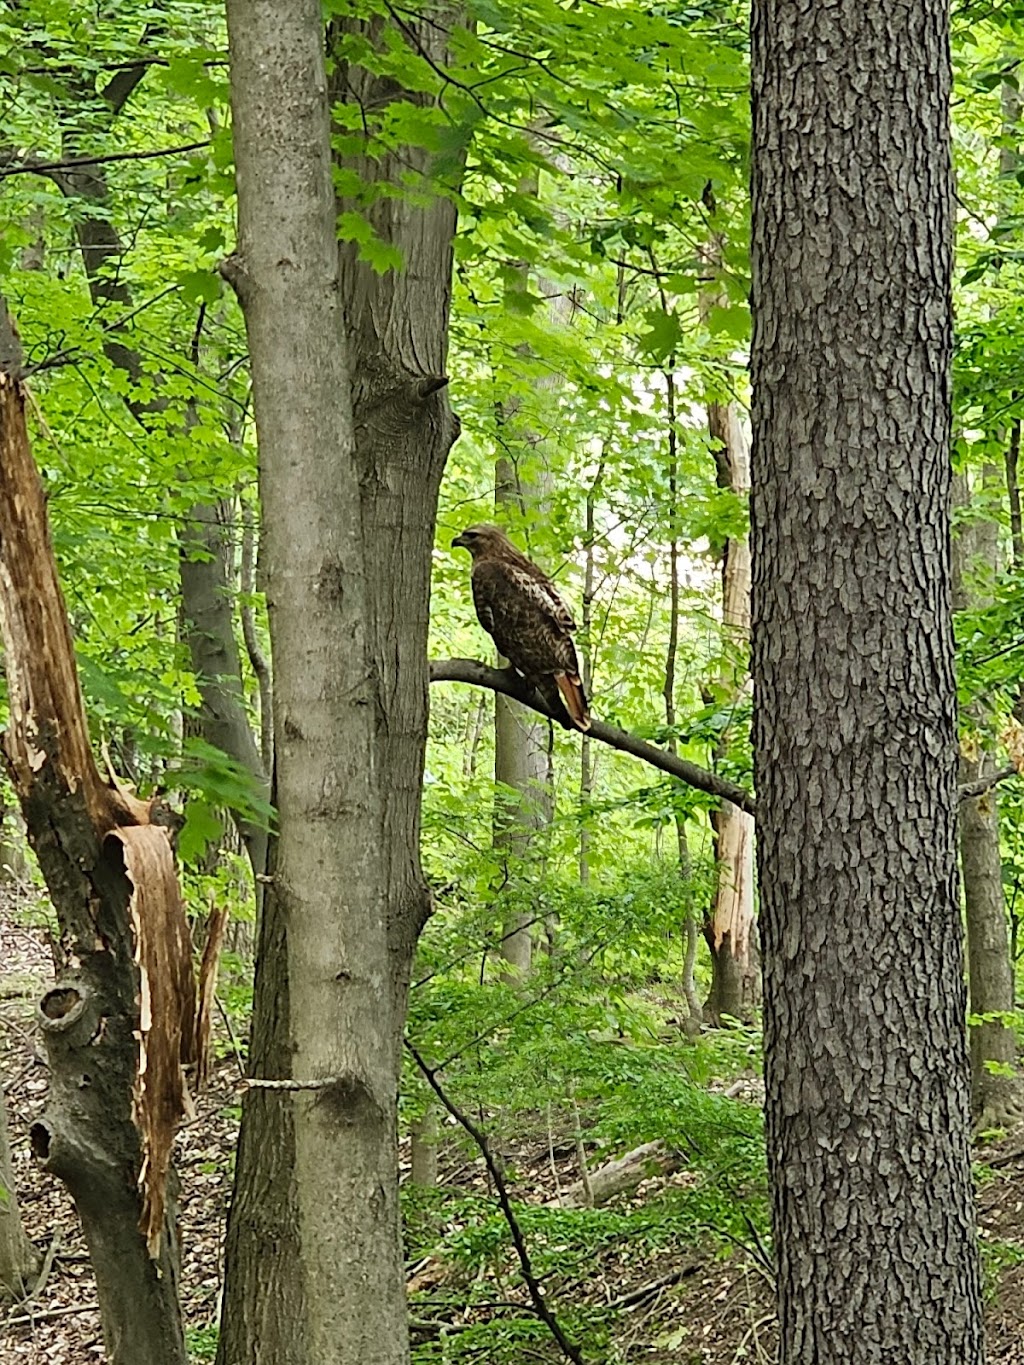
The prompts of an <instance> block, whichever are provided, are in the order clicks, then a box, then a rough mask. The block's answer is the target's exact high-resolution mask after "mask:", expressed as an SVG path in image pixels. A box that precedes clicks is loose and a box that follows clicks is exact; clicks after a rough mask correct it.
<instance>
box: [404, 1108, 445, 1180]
mask: <svg viewBox="0 0 1024 1365" xmlns="http://www.w3.org/2000/svg"><path fill="white" fill-rule="evenodd" d="M439 1136H440V1127H439V1125H438V1122H437V1105H436V1103H435V1102H433V1101H429V1102H428V1104H427V1107H426V1109H425V1110H424V1113H423V1117H422V1118H420V1119H418V1120H417V1121H416V1122H415V1123H414V1124H413V1127H412V1169H411V1170H410V1172H409V1179H410V1180H411V1181H412V1183H413V1184H414V1185H419V1186H420V1187H421V1188H423V1189H433V1188H434V1186H435V1185H436V1184H437V1143H438V1138H439Z"/></svg>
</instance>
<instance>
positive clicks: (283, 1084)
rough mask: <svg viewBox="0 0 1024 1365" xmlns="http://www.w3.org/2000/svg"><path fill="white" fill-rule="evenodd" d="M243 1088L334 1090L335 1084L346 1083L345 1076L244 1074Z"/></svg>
mask: <svg viewBox="0 0 1024 1365" xmlns="http://www.w3.org/2000/svg"><path fill="white" fill-rule="evenodd" d="M240 1084H241V1086H242V1089H243V1090H292V1091H299V1090H333V1089H334V1087H335V1086H338V1085H345V1084H346V1080H345V1078H344V1077H343V1076H321V1077H319V1078H318V1079H317V1080H315V1081H293V1080H266V1079H264V1078H263V1077H262V1076H243V1077H242V1079H241V1082H240Z"/></svg>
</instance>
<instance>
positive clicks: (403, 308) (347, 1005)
mask: <svg viewBox="0 0 1024 1365" xmlns="http://www.w3.org/2000/svg"><path fill="white" fill-rule="evenodd" d="M449 17H450V16H449V15H447V14H443V13H440V12H438V13H437V14H434V15H431V16H429V17H424V18H423V20H422V21H419V20H412V19H409V20H405V21H403V23H404V30H403V31H406V30H407V35H408V37H409V41H411V42H415V43H417V44H419V45H421V46H422V47H423V49H424V50H425V51H427V52H428V53H429V54H430V56H431V60H433V61H434V62H435V63H438V64H443V63H444V61H445V60H446V48H447V36H446V27H445V26H446V24H447V22H448V21H449ZM228 26H229V39H230V48H231V61H232V103H233V112H234V118H235V136H236V164H237V168H238V177H239V243H238V252H237V256H236V258H234V260H233V261H232V262H231V263H230V265H229V267H228V273H229V275H230V277H231V279H232V282H233V283H234V284H235V287H236V289H237V291H238V293H239V296H240V298H241V300H242V303H243V308H244V310H245V313H246V324H247V328H248V332H249V338H250V354H251V360H252V368H253V378H254V384H255V397H256V421H257V433H258V436H259V443H260V464H261V475H260V481H261V496H262V499H263V528H264V547H263V548H264V556H265V558H264V560H263V569H264V580H265V590H266V594H267V603H268V611H269V614H270V626H271V647H272V654H273V661H274V734H275V747H276V774H277V790H276V799H277V806H278V815H279V828H280V835H279V837H278V838H277V839H276V840H275V841H274V846H273V847H272V849H271V856H270V867H271V871H270V877H271V881H270V883H269V884H268V889H267V897H266V902H265V907H264V915H263V923H262V926H261V937H260V949H259V960H258V966H257V975H256V991H255V1001H254V1017H253V1039H252V1048H251V1056H252V1065H253V1069H254V1070H255V1071H256V1073H257V1075H261V1076H264V1077H268V1078H284V1077H287V1076H289V1075H293V1076H294V1077H295V1078H296V1079H297V1080H298V1081H299V1082H301V1083H302V1084H303V1085H307V1086H311V1087H312V1086H315V1087H317V1088H316V1089H312V1088H311V1089H308V1090H303V1091H300V1092H298V1093H297V1094H294V1095H293V1094H290V1093H289V1092H284V1093H282V1092H281V1091H274V1090H262V1091H261V1090H259V1089H257V1090H255V1091H254V1092H253V1093H252V1094H251V1095H250V1097H249V1099H248V1100H247V1102H246V1106H245V1110H244V1112H243V1122H242V1137H241V1142H240V1147H239V1155H238V1162H237V1167H236V1175H235V1192H234V1199H233V1205H232V1211H231V1216H230V1220H229V1226H228V1237H227V1276H226V1282H225V1297H224V1314H223V1324H222V1332H221V1340H220V1346H219V1353H218V1361H219V1362H220V1365H324V1363H325V1362H328V1361H329V1362H331V1365H404V1362H406V1361H407V1360H408V1355H409V1348H408V1339H407V1329H406V1322H405V1277H404V1267H403V1261H402V1247H401V1231H400V1225H399V1217H398V1148H397V1093H398V1082H399V1076H400V1070H401V1068H400V1062H401V1039H402V1029H403V1025H404V1017H405V1009H406V1002H407V993H408V983H409V973H410V969H411V961H412V953H413V949H414V946H415V943H416V939H417V936H418V934H419V932H420V930H421V928H422V926H423V924H424V922H425V920H426V918H427V915H428V914H429V909H430V896H429V891H428V888H427V886H426V883H425V881H424V878H423V875H422V872H421V869H420V864H419V810H420V792H421V783H422V774H423V759H424V750H425V744H426V726H427V680H428V675H427V653H426V639H427V620H428V607H429V589H430V568H431V552H432V548H433V542H434V519H435V514H436V507H437V493H438V487H439V484H440V478H441V473H442V470H443V467H444V461H445V457H446V455H447V452H448V449H449V447H450V445H451V442H452V440H453V439H454V437H455V435H456V433H457V424H456V423H455V420H454V418H453V417H452V415H451V412H450V409H449V407H448V404H447V401H446V399H445V396H444V393H443V389H444V386H445V384H446V382H447V381H446V378H445V374H444V366H445V363H446V344H447V314H448V307H449V302H450V292H451V255H452V236H453V231H454V225H455V210H454V206H453V204H452V202H451V200H450V199H449V198H448V197H446V196H441V195H438V196H437V197H436V198H434V199H432V200H431V201H430V202H429V203H428V204H427V205H424V204H423V203H422V202H416V203H413V202H410V201H408V200H406V199H405V198H401V197H392V196H388V195H382V196H380V197H378V198H377V199H376V200H375V202H374V203H373V204H372V206H371V207H370V208H369V209H367V208H366V206H365V205H361V206H360V211H361V212H365V213H367V216H368V217H369V218H370V220H371V222H372V225H373V228H374V230H375V232H376V233H377V234H378V236H380V237H381V238H382V239H383V240H386V241H388V242H390V243H392V244H394V245H396V246H398V247H399V249H400V250H401V251H402V252H403V257H404V266H403V268H402V269H401V270H400V271H392V272H388V273H387V274H384V275H378V274H377V273H376V272H375V271H373V270H372V269H371V268H370V267H369V266H368V265H366V264H365V263H364V262H361V261H360V260H359V259H358V247H357V246H356V245H355V244H352V243H342V245H341V248H340V250H339V249H338V246H337V239H336V232H335V212H336V205H335V202H334V198H333V191H332V189H331V166H330V135H329V134H330V130H329V123H328V110H329V108H330V106H331V104H332V103H333V102H334V101H353V102H356V103H358V104H359V105H360V106H361V107H362V109H363V111H364V114H365V113H366V111H374V112H373V113H371V114H370V116H369V117H370V120H371V122H372V118H374V117H376V116H378V115H379V114H383V113H386V110H387V106H388V104H389V102H390V101H392V100H394V99H396V98H402V97H403V92H401V91H400V90H399V88H398V87H397V86H396V84H395V82H394V81H393V80H392V79H391V78H390V76H388V77H384V76H376V75H372V74H370V73H368V72H367V71H365V70H363V69H362V68H359V67H355V66H351V65H349V64H348V63H347V61H346V59H345V53H344V48H343V41H342V40H343V39H344V38H345V37H346V35H347V34H350V33H355V34H357V36H358V37H359V39H360V40H365V41H367V42H369V43H370V44H372V45H377V44H378V43H379V42H380V41H381V39H382V23H381V21H379V20H376V19H374V20H372V21H368V22H365V23H364V22H362V21H357V20H345V21H340V22H339V23H338V25H337V26H336V27H335V26H332V27H331V28H330V29H329V31H328V47H329V50H330V51H331V52H332V55H333V57H334V62H333V70H332V76H331V82H332V84H331V87H330V89H328V86H327V80H326V76H325V72H324V51H323V49H324V44H323V33H322V29H321V10H320V7H319V6H318V5H314V4H310V3H308V0H302V3H300V4H298V5H295V6H291V7H287V8H282V7H280V6H278V5H275V4H272V3H270V0H232V3H230V4H229V6H228ZM417 98H419V96H418V97H417ZM369 135H370V134H369V133H368V136H369ZM375 150H379V149H375ZM417 168H419V169H421V170H422V171H423V173H424V174H425V175H426V174H437V175H441V176H448V177H449V178H451V179H453V180H454V179H457V176H458V172H459V169H460V166H459V164H458V163H456V162H453V163H451V164H450V165H449V166H445V165H438V164H435V161H434V158H433V156H432V154H430V153H428V152H426V151H424V150H423V149H420V148H402V149H399V150H398V151H396V152H394V153H383V152H381V153H380V154H379V155H372V156H371V155H366V156H365V157H362V156H361V157H357V158H354V159H353V160H351V161H349V162H346V169H349V170H352V169H355V170H357V171H358V172H359V173H360V174H361V175H362V176H363V177H364V178H365V179H368V180H372V179H381V180H386V181H389V182H392V183H396V184H397V183H399V182H400V181H402V180H403V179H404V178H405V177H406V176H408V175H409V174H411V173H415V172H416V170H417ZM340 207H341V208H342V209H343V210H344V211H348V210H349V209H351V208H353V207H354V206H353V205H352V204H350V203H347V202H343V203H342V204H341V205H340Z"/></svg>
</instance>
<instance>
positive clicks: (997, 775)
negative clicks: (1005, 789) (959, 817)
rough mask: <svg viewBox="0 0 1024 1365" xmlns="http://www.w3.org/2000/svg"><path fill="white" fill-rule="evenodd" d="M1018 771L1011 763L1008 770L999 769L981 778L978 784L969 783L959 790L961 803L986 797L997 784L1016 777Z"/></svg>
mask: <svg viewBox="0 0 1024 1365" xmlns="http://www.w3.org/2000/svg"><path fill="white" fill-rule="evenodd" d="M1016 776H1017V769H1016V768H1015V767H1014V766H1013V764H1012V763H1011V764H1010V765H1009V766H1008V767H1006V768H998V769H997V770H996V771H995V772H994V773H986V774H985V776H984V777H979V778H978V780H977V781H976V782H967V783H965V784H964V786H962V787H958V788H957V795H958V796H959V797H960V800H961V801H969V800H970V799H971V797H972V796H984V794H985V793H986V792H987V791H988V790H989V789H990V788H992V787H994V786H995V785H996V783H997V782H1005V781H1006V779H1007V778H1008V777H1016Z"/></svg>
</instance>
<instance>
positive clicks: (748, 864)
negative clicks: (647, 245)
mask: <svg viewBox="0 0 1024 1365" xmlns="http://www.w3.org/2000/svg"><path fill="white" fill-rule="evenodd" d="M710 204H711V208H712V209H713V207H714V201H713V199H712V200H711V201H710ZM721 253H722V242H721V239H720V238H719V237H718V236H714V237H712V239H711V243H710V245H709V247H708V250H707V251H706V253H705V254H706V256H707V259H708V262H709V265H710V266H711V267H712V268H714V269H717V268H718V266H719V263H720V260H721ZM717 301H718V299H717V297H716V295H714V294H713V293H710V292H709V293H708V294H706V295H705V296H703V297H702V300H701V305H702V309H706V308H708V307H709V306H710V305H711V304H712V303H714V302H717ZM707 414H708V435H709V436H710V437H711V440H712V443H713V454H714V459H715V475H716V482H717V484H718V487H719V488H723V489H725V488H728V489H731V490H732V491H733V492H734V493H736V494H737V495H738V496H739V497H741V498H744V499H746V498H748V497H749V496H750V450H749V446H748V443H747V438H746V435H745V433H744V431H743V424H742V420H741V417H740V412H739V408H738V405H737V404H736V403H720V402H715V401H709V402H708V404H707ZM721 574H722V657H723V663H722V670H721V674H720V676H719V678H718V683H717V685H718V689H720V691H721V692H722V693H723V694H725V696H728V695H729V694H735V693H738V692H740V691H741V690H742V688H743V687H744V686H745V685H746V669H745V668H744V669H743V671H742V673H740V674H739V676H738V675H737V667H736V656H737V655H738V654H741V655H745V654H746V649H747V645H748V643H749V640H750V544H749V542H748V540H747V539H746V538H745V537H741V536H732V537H730V538H729V539H727V540H726V541H725V542H724V544H722V545H721ZM725 743H726V739H725V736H723V738H722V745H723V747H724V745H725ZM711 823H712V827H713V829H714V836H715V837H714V849H715V861H716V862H717V864H718V883H717V886H716V888H715V898H714V904H713V905H712V907H711V912H710V914H709V915H708V917H707V918H706V920H705V922H704V925H703V929H704V937H705V940H706V942H707V945H708V949H709V951H710V953H711V993H710V995H709V997H708V1002H707V1012H708V1016H709V1018H710V1020H711V1021H712V1022H713V1023H715V1024H721V1023H722V1022H723V1021H724V1020H725V1019H744V1018H749V1017H750V1014H751V1011H752V1009H753V1007H754V1006H755V1005H756V1003H757V1001H758V999H759V998H760V989H759V987H760V980H759V976H760V974H759V967H758V963H757V960H756V949H755V947H754V821H753V819H752V817H751V816H749V815H747V814H746V812H745V811H741V810H739V809H738V808H737V807H736V806H734V805H733V804H732V803H731V802H729V801H723V802H722V804H721V806H720V807H719V809H718V810H717V811H716V812H715V813H714V816H713V818H712V822H711Z"/></svg>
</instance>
